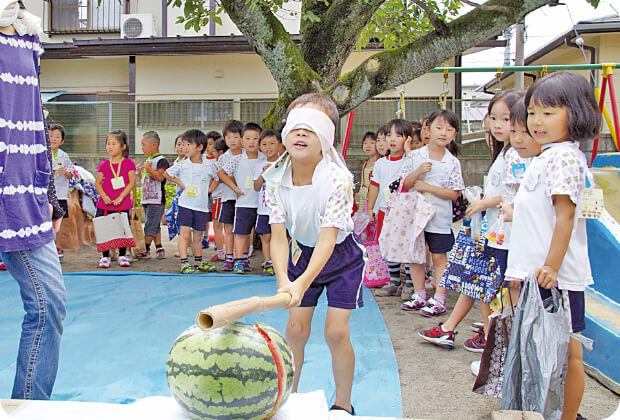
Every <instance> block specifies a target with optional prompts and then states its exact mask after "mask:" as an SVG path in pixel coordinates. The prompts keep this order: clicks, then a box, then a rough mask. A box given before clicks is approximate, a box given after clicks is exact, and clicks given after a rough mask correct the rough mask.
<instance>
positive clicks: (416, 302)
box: [400, 293, 428, 311]
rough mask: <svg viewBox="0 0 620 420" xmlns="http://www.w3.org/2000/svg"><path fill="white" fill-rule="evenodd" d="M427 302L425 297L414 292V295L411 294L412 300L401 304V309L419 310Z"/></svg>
mask: <svg viewBox="0 0 620 420" xmlns="http://www.w3.org/2000/svg"><path fill="white" fill-rule="evenodd" d="M427 304H428V303H427V302H426V299H423V298H422V296H420V295H418V294H417V293H414V294H413V296H411V300H409V301H408V302H405V303H403V304H402V305H400V309H402V310H403V311H419V310H420V309H422V308H424V307H425V306H426V305H427Z"/></svg>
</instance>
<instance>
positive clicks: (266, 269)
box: [261, 261, 275, 276]
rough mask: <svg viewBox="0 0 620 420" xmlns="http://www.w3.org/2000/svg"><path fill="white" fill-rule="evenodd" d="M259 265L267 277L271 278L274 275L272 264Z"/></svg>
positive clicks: (265, 262) (267, 262) (266, 262)
mask: <svg viewBox="0 0 620 420" xmlns="http://www.w3.org/2000/svg"><path fill="white" fill-rule="evenodd" d="M261 265H262V266H263V274H267V275H269V276H273V275H274V274H275V271H274V269H273V264H272V263H270V262H269V261H263V263H262V264H261Z"/></svg>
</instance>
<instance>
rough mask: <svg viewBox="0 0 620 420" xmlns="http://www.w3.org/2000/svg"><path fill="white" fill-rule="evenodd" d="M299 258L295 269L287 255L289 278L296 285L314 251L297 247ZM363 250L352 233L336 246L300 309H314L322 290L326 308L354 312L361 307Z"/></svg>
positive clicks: (310, 248)
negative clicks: (299, 253)
mask: <svg viewBox="0 0 620 420" xmlns="http://www.w3.org/2000/svg"><path fill="white" fill-rule="evenodd" d="M298 245H299V248H300V249H301V251H302V253H301V257H299V261H297V265H293V262H292V261H291V256H290V254H289V260H288V278H289V279H290V280H291V281H295V280H296V279H297V278H298V277H299V276H301V275H302V274H303V272H304V271H306V268H307V267H308V263H309V262H310V258H311V257H312V252H313V251H314V248H313V247H309V246H305V245H302V244H298ZM367 260H368V257H367V255H366V249H365V248H364V246H363V245H362V241H361V240H360V238H358V237H357V235H355V234H354V233H351V234H350V235H349V236H347V238H346V239H345V240H344V241H342V242H341V243H339V244H336V247H335V248H334V251H333V252H332V255H331V257H329V260H327V263H326V264H325V266H324V267H323V269H322V270H321V272H320V273H319V275H318V276H316V278H315V279H314V281H313V282H312V284H311V285H310V287H309V288H308V290H306V293H305V294H304V297H303V299H302V300H301V304H300V305H299V306H300V307H314V306H316V304H317V302H318V301H319V297H320V296H321V293H323V288H327V306H331V307H332V308H342V309H355V308H361V307H362V306H364V302H363V300H362V280H363V279H364V269H365V268H366V261H367Z"/></svg>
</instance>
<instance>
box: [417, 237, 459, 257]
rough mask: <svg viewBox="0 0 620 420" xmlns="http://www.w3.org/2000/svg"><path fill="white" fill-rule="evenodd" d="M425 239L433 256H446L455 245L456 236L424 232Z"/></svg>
mask: <svg viewBox="0 0 620 420" xmlns="http://www.w3.org/2000/svg"><path fill="white" fill-rule="evenodd" d="M424 239H425V240H426V244H427V245H428V250H429V251H430V252H431V254H445V253H446V252H450V250H451V249H452V246H453V245H454V234H453V233H452V232H450V233H432V232H424Z"/></svg>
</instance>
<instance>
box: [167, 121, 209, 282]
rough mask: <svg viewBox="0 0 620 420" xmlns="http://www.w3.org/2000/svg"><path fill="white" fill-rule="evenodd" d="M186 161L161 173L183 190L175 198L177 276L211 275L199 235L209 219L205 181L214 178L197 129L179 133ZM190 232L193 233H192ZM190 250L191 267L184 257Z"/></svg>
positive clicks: (207, 183)
mask: <svg viewBox="0 0 620 420" xmlns="http://www.w3.org/2000/svg"><path fill="white" fill-rule="evenodd" d="M183 142H184V143H185V145H184V146H185V151H186V154H187V159H184V160H181V161H179V162H177V163H175V164H174V165H172V167H170V168H168V169H167V170H166V171H165V172H164V177H165V178H166V179H167V180H169V181H171V182H174V183H175V184H177V185H178V186H179V187H181V189H182V190H183V193H182V194H181V196H180V197H179V213H178V215H177V220H178V223H179V226H180V230H181V233H180V235H179V258H180V259H181V269H180V272H181V274H192V273H197V272H199V271H203V272H212V271H215V266H213V265H212V264H210V263H208V262H207V261H203V260H202V244H201V241H202V235H203V233H204V230H205V227H206V226H207V220H209V218H210V216H211V209H210V208H209V181H210V180H211V178H216V177H217V168H216V166H215V164H214V163H213V162H212V161H209V160H207V159H205V158H204V157H203V156H202V151H203V149H204V147H205V146H206V144H207V136H206V135H205V134H204V133H203V132H202V131H200V130H187V131H186V132H185V133H183ZM192 231H193V232H192ZM190 245H192V246H193V248H194V266H192V265H190V264H189V262H188V258H187V248H188V247H189V246H190Z"/></svg>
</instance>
